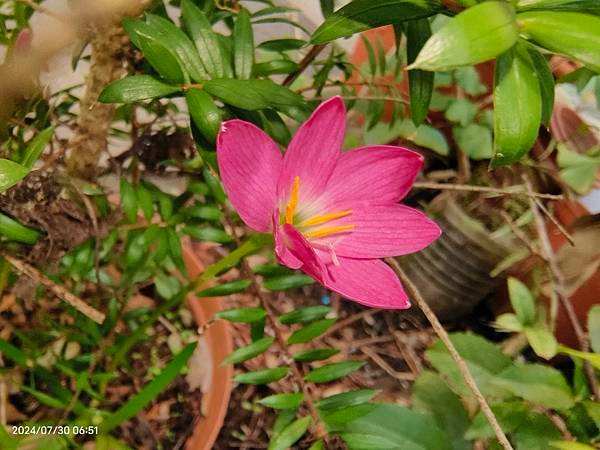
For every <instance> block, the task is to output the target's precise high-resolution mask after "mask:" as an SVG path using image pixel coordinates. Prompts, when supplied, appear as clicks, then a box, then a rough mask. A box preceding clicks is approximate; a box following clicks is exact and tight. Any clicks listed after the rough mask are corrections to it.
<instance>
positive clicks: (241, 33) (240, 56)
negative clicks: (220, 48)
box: [233, 8, 254, 80]
mask: <svg viewBox="0 0 600 450" xmlns="http://www.w3.org/2000/svg"><path fill="white" fill-rule="evenodd" d="M233 63H234V67H235V75H236V77H237V78H238V79H240V80H247V79H248V78H250V77H251V76H252V66H253V65H254V35H253V34H252V24H251V23H250V14H249V13H248V10H247V9H245V8H241V9H240V12H239V13H238V16H237V19H236V21H235V27H234V28H233Z"/></svg>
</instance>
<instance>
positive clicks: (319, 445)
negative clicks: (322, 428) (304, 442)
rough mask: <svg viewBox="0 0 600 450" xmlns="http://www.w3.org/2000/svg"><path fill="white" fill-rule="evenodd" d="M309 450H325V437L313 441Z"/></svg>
mask: <svg viewBox="0 0 600 450" xmlns="http://www.w3.org/2000/svg"><path fill="white" fill-rule="evenodd" d="M308 450H325V444H324V443H323V439H319V440H318V441H315V442H313V443H312V445H311V446H310V447H308Z"/></svg>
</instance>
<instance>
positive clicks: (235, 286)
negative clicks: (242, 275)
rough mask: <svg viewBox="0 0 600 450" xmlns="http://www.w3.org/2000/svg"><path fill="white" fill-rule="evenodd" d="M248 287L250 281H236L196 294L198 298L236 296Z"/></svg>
mask: <svg viewBox="0 0 600 450" xmlns="http://www.w3.org/2000/svg"><path fill="white" fill-rule="evenodd" d="M248 286H250V280H236V281H230V282H229V283H223V284H219V285H217V286H213V287H210V288H208V289H204V290H202V291H200V292H198V294H196V295H197V296H198V297H221V296H224V295H231V294H237V293H238V292H242V291H243V290H244V289H246V288H247V287H248Z"/></svg>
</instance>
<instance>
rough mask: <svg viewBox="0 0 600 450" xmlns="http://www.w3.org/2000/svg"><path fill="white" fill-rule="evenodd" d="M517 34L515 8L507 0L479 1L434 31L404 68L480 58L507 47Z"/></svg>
mask: <svg viewBox="0 0 600 450" xmlns="http://www.w3.org/2000/svg"><path fill="white" fill-rule="evenodd" d="M518 37H519V31H518V29H517V22H516V20H515V12H514V10H513V8H512V6H511V5H510V4H509V3H508V2H500V1H489V2H484V3H480V4H478V5H476V6H473V7H472V8H468V9H466V10H464V11H462V12H461V13H459V14H458V15H457V16H455V17H454V18H452V19H450V20H449V21H448V23H447V24H446V25H445V26H443V27H442V28H441V29H440V30H439V31H438V32H436V33H434V34H433V36H431V38H429V40H428V41H427V43H426V44H425V46H424V47H423V49H422V50H421V52H420V53H419V56H418V57H417V59H416V61H415V62H414V63H413V64H411V65H410V66H408V69H422V70H431V71H447V70H450V69H454V68H457V67H460V66H468V65H473V64H477V63H480V62H484V61H487V60H489V59H492V58H495V57H496V56H498V55H499V54H501V53H503V52H505V51H506V50H508V49H509V48H511V47H512V46H513V45H514V44H515V42H517V38H518Z"/></svg>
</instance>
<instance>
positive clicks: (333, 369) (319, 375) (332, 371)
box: [304, 361, 365, 383]
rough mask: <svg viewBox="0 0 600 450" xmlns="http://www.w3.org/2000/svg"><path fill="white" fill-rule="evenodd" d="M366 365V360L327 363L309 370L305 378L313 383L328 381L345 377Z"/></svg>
mask: <svg viewBox="0 0 600 450" xmlns="http://www.w3.org/2000/svg"><path fill="white" fill-rule="evenodd" d="M364 365H365V362H364V361H343V362H339V363H332V364H326V365H324V366H321V367H318V368H316V369H313V370H311V371H310V372H308V373H307V374H306V375H305V376H304V379H305V380H306V381H310V382H312V383H328V382H330V381H334V380H337V379H339V378H342V377H345V376H346V375H348V374H350V373H352V372H354V371H355V370H358V369H360V368H361V367H362V366H364Z"/></svg>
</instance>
